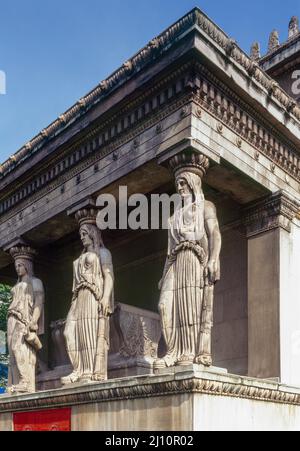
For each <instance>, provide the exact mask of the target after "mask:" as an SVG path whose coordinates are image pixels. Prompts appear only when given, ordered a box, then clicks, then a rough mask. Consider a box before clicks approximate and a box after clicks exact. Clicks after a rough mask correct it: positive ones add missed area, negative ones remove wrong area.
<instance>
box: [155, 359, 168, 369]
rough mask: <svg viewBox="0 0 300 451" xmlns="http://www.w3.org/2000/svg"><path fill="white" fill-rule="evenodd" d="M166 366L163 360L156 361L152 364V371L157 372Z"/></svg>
mask: <svg viewBox="0 0 300 451" xmlns="http://www.w3.org/2000/svg"><path fill="white" fill-rule="evenodd" d="M166 366H167V364H166V361H165V359H156V360H154V362H153V369H154V370H159V369H161V368H166Z"/></svg>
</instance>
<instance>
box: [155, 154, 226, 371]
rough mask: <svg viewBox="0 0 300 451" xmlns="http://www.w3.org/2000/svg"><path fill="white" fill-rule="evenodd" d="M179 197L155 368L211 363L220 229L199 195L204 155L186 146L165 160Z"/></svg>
mask: <svg viewBox="0 0 300 451" xmlns="http://www.w3.org/2000/svg"><path fill="white" fill-rule="evenodd" d="M168 166H169V168H170V169H171V171H172V172H173V174H174V178H175V186H176V190H177V193H178V195H179V196H180V202H179V204H178V206H177V207H176V208H175V212H174V215H173V216H172V217H171V218H170V219H169V243H168V254H167V258H166V264H165V268H164V272H163V275H162V279H161V281H160V283H159V287H160V291H161V294H160V300H159V312H160V317H161V325H162V330H163V335H164V339H165V343H166V354H165V355H164V356H163V358H161V359H158V360H157V361H156V362H155V365H154V367H155V369H157V370H158V369H159V368H162V367H165V366H173V365H189V364H193V363H196V364H202V365H205V366H211V365H212V355H211V328H212V323H213V297H214V285H215V283H216V282H217V281H218V280H219V279H220V262H219V255H220V249H221V235H220V231H219V224H218V220H217V215H216V208H215V206H214V204H213V203H211V202H209V201H207V200H205V198H204V194H203V191H202V178H203V176H204V175H205V173H206V170H207V169H208V166H209V159H208V158H207V157H206V156H205V155H203V154H201V153H199V152H195V151H192V150H190V151H189V150H186V151H185V152H181V153H179V154H177V155H175V156H173V157H172V158H171V159H170V160H169V161H168Z"/></svg>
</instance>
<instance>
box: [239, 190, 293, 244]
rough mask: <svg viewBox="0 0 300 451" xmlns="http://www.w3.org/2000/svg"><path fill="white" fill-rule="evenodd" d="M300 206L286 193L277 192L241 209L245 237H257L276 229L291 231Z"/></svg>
mask: <svg viewBox="0 0 300 451" xmlns="http://www.w3.org/2000/svg"><path fill="white" fill-rule="evenodd" d="M299 212H300V204H299V203H298V202H296V201H295V200H293V199H291V198H290V197H289V196H288V195H287V194H286V193H283V192H278V193H275V194H272V195H271V196H268V197H265V198H263V199H261V200H259V201H255V202H252V203H251V204H250V205H247V206H246V207H244V208H243V222H244V225H245V226H246V228H247V236H248V237H250V236H253V235H257V234H259V233H263V232H267V231H269V230H273V229H276V228H278V227H281V228H283V229H284V230H286V231H287V232H290V231H291V221H292V220H293V219H294V218H295V217H296V216H297V215H299Z"/></svg>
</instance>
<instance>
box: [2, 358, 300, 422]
mask: <svg viewBox="0 0 300 451" xmlns="http://www.w3.org/2000/svg"><path fill="white" fill-rule="evenodd" d="M49 408H51V409H61V408H70V409H71V425H72V430H74V431H81V430H89V431H100V430H102V431H120V430H126V431H142V430H143V431H212V430H299V428H300V389H299V388H298V389H297V388H294V387H288V386H285V385H281V384H278V383H276V382H271V381H266V380H258V379H253V378H249V377H240V376H235V375H230V374H226V372H225V371H224V370H219V369H217V368H211V369H210V370H206V369H205V368H204V367H202V366H197V365H191V366H188V367H175V368H174V369H173V368H172V369H170V370H169V372H168V371H166V370H163V372H162V373H160V374H157V375H148V376H136V377H131V378H123V379H114V380H108V381H105V382H97V383H89V384H85V385H80V384H73V385H72V386H71V387H65V388H62V389H58V390H51V391H44V392H39V393H35V394H26V395H15V396H7V395H3V396H1V397H0V431H4V430H13V414H14V413H15V412H33V415H34V413H35V412H36V414H37V415H38V413H39V412H40V411H42V410H45V409H49Z"/></svg>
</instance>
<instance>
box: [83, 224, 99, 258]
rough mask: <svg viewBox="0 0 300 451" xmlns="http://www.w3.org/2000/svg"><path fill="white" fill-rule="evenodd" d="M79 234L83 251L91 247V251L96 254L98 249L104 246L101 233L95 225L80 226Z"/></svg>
mask: <svg viewBox="0 0 300 451" xmlns="http://www.w3.org/2000/svg"><path fill="white" fill-rule="evenodd" d="M79 234H80V238H81V241H82V244H83V247H84V250H86V249H87V248H88V247H90V246H92V247H93V249H94V250H95V251H97V252H98V250H99V249H100V247H103V246H104V244H103V240H102V236H101V232H100V230H99V229H98V227H97V226H96V225H95V224H89V223H87V224H83V225H81V227H80V230H79Z"/></svg>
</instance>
